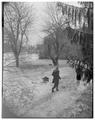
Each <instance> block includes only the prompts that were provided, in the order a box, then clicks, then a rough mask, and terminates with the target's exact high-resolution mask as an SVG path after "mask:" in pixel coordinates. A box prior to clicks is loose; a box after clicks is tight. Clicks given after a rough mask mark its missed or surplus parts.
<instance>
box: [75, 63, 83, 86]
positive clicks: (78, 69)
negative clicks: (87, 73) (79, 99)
mask: <svg viewBox="0 0 95 120" xmlns="http://www.w3.org/2000/svg"><path fill="white" fill-rule="evenodd" d="M82 75H83V71H82V67H81V66H80V61H79V63H78V65H77V67H76V79H77V85H79V84H80V80H81V78H82Z"/></svg>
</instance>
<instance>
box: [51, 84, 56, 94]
mask: <svg viewBox="0 0 95 120" xmlns="http://www.w3.org/2000/svg"><path fill="white" fill-rule="evenodd" d="M55 87H56V85H55V83H54V86H53V88H52V92H54V88H55Z"/></svg>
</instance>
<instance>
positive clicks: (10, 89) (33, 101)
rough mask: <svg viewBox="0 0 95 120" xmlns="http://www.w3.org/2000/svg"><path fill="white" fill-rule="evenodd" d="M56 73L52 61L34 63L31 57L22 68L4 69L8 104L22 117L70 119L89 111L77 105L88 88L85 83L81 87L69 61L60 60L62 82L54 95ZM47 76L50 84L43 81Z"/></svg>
mask: <svg viewBox="0 0 95 120" xmlns="http://www.w3.org/2000/svg"><path fill="white" fill-rule="evenodd" d="M10 61H11V60H10ZM10 61H9V62H10ZM5 64H9V63H7V62H4V65H5ZM52 71H53V66H52V62H51V60H39V59H38V60H32V59H31V56H30V55H25V56H22V57H21V61H20V67H19V68H16V67H15V63H11V64H10V65H9V66H6V67H4V70H3V101H4V103H5V104H6V105H7V106H8V107H9V109H10V110H11V111H12V112H13V113H14V114H16V115H17V116H18V117H49V118H51V117H67V118H69V117H76V115H77V114H78V113H80V112H81V111H83V109H88V108H87V105H85V104H83V103H82V102H78V103H76V101H77V100H78V99H80V98H81V95H82V94H83V93H84V91H86V89H88V88H87V87H84V86H83V85H82V83H81V85H80V86H79V87H77V85H76V74H75V70H74V69H73V68H71V67H69V65H68V64H67V63H66V60H60V61H59V71H60V77H61V80H60V82H59V91H58V92H54V93H52V92H51V89H52V87H53V84H52ZM45 76H47V77H49V82H47V83H44V82H43V79H42V78H43V77H45ZM90 87H91V85H90ZM88 99H90V98H88ZM80 106H82V107H80ZM90 107H91V106H90ZM84 117H86V115H84Z"/></svg>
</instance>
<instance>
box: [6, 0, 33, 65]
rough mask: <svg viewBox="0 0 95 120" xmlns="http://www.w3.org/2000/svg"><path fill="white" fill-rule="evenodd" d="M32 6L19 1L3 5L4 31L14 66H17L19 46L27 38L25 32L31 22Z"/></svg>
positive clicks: (20, 46)
mask: <svg viewBox="0 0 95 120" xmlns="http://www.w3.org/2000/svg"><path fill="white" fill-rule="evenodd" d="M32 8H33V7H32V6H30V7H29V6H28V5H27V3H21V2H13V3H12V2H9V3H8V4H6V5H4V32H5V31H6V34H7V37H8V40H9V43H10V45H11V48H12V52H13V54H14V57H15V60H16V67H19V55H20V52H21V48H22V46H23V43H24V42H25V40H28V37H27V33H28V30H29V28H30V26H31V25H32V23H33V12H32V10H33V9H32Z"/></svg>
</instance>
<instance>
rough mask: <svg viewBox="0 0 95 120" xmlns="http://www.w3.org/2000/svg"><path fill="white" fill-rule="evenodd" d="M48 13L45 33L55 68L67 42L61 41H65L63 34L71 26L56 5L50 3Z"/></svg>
mask: <svg viewBox="0 0 95 120" xmlns="http://www.w3.org/2000/svg"><path fill="white" fill-rule="evenodd" d="M46 12H47V15H48V19H47V21H46V26H45V28H44V32H45V33H46V34H47V37H45V40H46V41H47V42H46V43H47V47H48V54H49V57H50V59H51V60H52V62H53V64H54V66H56V65H58V59H59V56H60V53H61V51H62V49H63V47H64V45H66V41H63V42H60V41H62V39H63V38H62V37H63V36H62V34H63V32H64V30H66V27H67V26H68V25H69V21H68V20H67V18H66V16H65V17H63V15H62V13H61V12H60V11H59V10H58V8H57V5H56V3H48V4H47V11H46ZM65 37H66V36H65ZM64 40H65V38H64Z"/></svg>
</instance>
